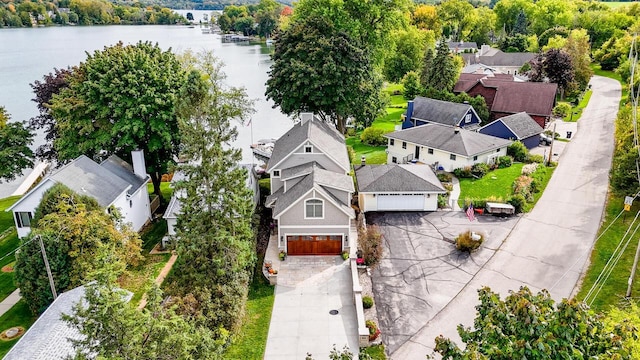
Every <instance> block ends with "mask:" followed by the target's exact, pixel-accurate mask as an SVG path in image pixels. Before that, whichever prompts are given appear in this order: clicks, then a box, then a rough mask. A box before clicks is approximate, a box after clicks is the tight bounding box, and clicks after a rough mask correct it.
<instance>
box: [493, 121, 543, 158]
mask: <svg viewBox="0 0 640 360" xmlns="http://www.w3.org/2000/svg"><path fill="white" fill-rule="evenodd" d="M542 131H543V129H542V127H540V125H538V123H537V122H536V121H535V120H533V118H532V117H531V116H529V115H528V114H527V113H526V112H520V113H517V114H513V115H509V116H505V117H503V118H500V119H498V120H496V121H494V122H492V123H491V124H489V125H486V126H484V127H482V128H481V129H480V133H482V134H486V135H492V136H495V137H499V138H503V139H507V140H518V141H520V142H522V143H523V144H524V145H525V146H526V147H527V149H532V148H534V147H536V146H538V145H539V144H540V134H541V133H542Z"/></svg>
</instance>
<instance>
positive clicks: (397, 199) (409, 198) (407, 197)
mask: <svg viewBox="0 0 640 360" xmlns="http://www.w3.org/2000/svg"><path fill="white" fill-rule="evenodd" d="M376 198H377V199H378V211H411V210H414V211H415V210H418V211H420V210H424V195H423V194H397V195H396V194H393V195H391V194H388V195H378V196H376Z"/></svg>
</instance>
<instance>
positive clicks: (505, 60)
mask: <svg viewBox="0 0 640 360" xmlns="http://www.w3.org/2000/svg"><path fill="white" fill-rule="evenodd" d="M462 57H463V58H464V61H465V63H466V64H469V65H472V64H484V65H488V66H522V65H524V64H525V63H528V62H529V61H531V59H533V58H534V57H536V54H535V53H506V52H503V51H500V50H498V49H491V50H490V51H489V52H488V53H486V54H485V55H480V56H476V54H462Z"/></svg>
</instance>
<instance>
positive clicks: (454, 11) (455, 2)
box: [438, 0, 474, 41]
mask: <svg viewBox="0 0 640 360" xmlns="http://www.w3.org/2000/svg"><path fill="white" fill-rule="evenodd" d="M473 12H474V9H473V5H471V4H470V3H469V2H468V1H467V0H444V1H442V2H441V3H440V5H439V6H438V15H439V16H440V20H441V21H442V24H443V35H444V36H445V37H450V38H451V40H453V41H460V40H464V35H465V34H466V33H467V32H469V30H470V28H471V25H472V15H473Z"/></svg>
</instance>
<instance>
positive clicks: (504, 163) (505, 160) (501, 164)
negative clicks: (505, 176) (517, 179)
mask: <svg viewBox="0 0 640 360" xmlns="http://www.w3.org/2000/svg"><path fill="white" fill-rule="evenodd" d="M512 163H513V160H512V159H511V156H500V157H499V158H498V169H504V168H508V167H509V166H511V164H512Z"/></svg>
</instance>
